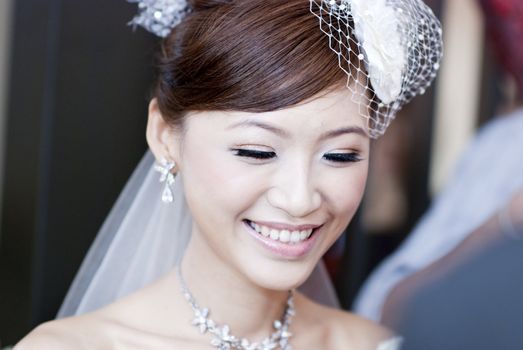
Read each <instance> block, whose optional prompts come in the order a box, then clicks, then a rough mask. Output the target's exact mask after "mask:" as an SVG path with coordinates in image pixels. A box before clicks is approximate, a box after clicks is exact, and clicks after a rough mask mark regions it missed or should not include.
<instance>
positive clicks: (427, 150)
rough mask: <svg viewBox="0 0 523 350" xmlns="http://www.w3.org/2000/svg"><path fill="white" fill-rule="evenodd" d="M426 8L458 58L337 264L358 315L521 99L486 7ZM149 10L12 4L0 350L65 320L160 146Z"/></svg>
mask: <svg viewBox="0 0 523 350" xmlns="http://www.w3.org/2000/svg"><path fill="white" fill-rule="evenodd" d="M426 2H427V3H428V4H429V6H431V7H432V8H433V10H434V12H435V13H436V14H437V15H438V17H440V18H441V20H442V22H443V26H444V40H445V58H444V62H443V65H442V68H441V72H440V75H439V77H438V80H437V81H436V83H435V84H434V85H433V87H432V88H431V89H430V90H429V91H427V93H426V94H425V95H423V96H422V97H420V98H417V99H416V100H415V101H414V103H412V104H410V105H409V106H408V107H407V108H406V109H405V110H403V111H402V112H401V114H400V115H399V116H398V118H397V120H396V121H395V122H394V123H393V124H392V126H391V128H390V130H389V131H388V133H387V134H386V135H385V136H384V137H383V138H381V139H380V140H378V141H377V142H375V143H374V144H373V152H374V155H373V157H372V163H371V173H370V177H369V184H368V192H367V196H366V198H365V200H364V203H363V205H362V208H361V209H360V211H359V212H358V214H357V216H356V218H355V220H353V222H352V223H351V226H350V227H349V228H348V230H347V233H346V235H344V237H343V238H342V239H341V240H340V241H339V242H338V243H337V244H336V246H334V247H333V249H332V250H331V251H330V252H329V253H328V255H327V256H326V262H327V264H328V267H329V270H330V272H331V273H332V275H333V277H334V278H335V281H336V287H337V290H338V294H339V296H340V300H341V302H342V304H343V306H344V307H345V308H350V306H351V305H352V302H353V300H354V298H355V296H356V294H357V292H358V290H359V289H360V287H361V286H362V283H363V282H364V280H365V278H366V277H367V276H368V275H369V273H370V272H371V271H372V269H373V268H374V267H375V266H376V265H377V264H378V263H379V262H380V261H382V260H383V259H384V258H385V257H386V256H387V255H389V254H390V253H391V252H392V251H394V250H395V249H396V248H397V247H398V246H399V245H400V244H401V242H402V241H403V240H404V239H405V238H406V236H407V235H408V233H409V232H410V231H411V230H412V228H413V227H414V225H415V223H416V222H417V221H418V219H419V218H420V216H421V215H422V214H423V213H424V212H425V210H426V209H427V208H428V207H429V206H430V204H431V200H432V198H434V196H436V195H437V194H438V193H439V192H440V191H441V189H442V188H444V186H445V184H446V182H447V181H448V178H449V176H450V174H451V173H452V171H453V169H454V166H455V164H456V162H457V159H458V158H459V156H460V155H461V154H462V152H463V150H464V147H465V146H466V145H467V143H468V142H469V140H470V139H471V138H472V136H473V135H474V133H475V131H476V130H477V129H478V128H479V127H480V126H481V125H483V124H484V123H486V122H487V121H488V120H489V119H491V118H493V116H495V115H498V114H499V113H501V110H502V108H510V105H511V104H512V103H513V102H512V101H511V99H512V97H511V96H513V95H514V93H513V90H514V89H515V88H514V86H513V84H512V83H511V82H510V80H507V79H505V76H504V74H502V73H501V72H500V69H499V68H498V66H497V65H496V62H495V60H494V58H493V55H492V50H491V49H490V47H489V45H487V44H486V40H485V31H484V21H483V16H482V13H481V11H480V9H479V7H478V4H477V2H476V1H475V0H460V1H454V0H447V1H444V0H430V1H428V0H427V1H426ZM135 12H136V5H134V4H129V3H126V2H125V1H124V0H121V1H103V0H91V1H80V0H67V1H65V0H63V1H60V0H16V1H15V0H0V344H12V343H15V342H16V341H17V340H18V339H20V338H21V337H22V336H23V335H25V334H26V333H27V332H28V331H29V330H30V329H32V328H34V327H35V326H36V325H37V324H39V323H41V322H44V321H46V320H49V319H52V318H54V316H55V314H56V312H57V310H58V307H59V305H60V303H61V301H62V300H63V298H64V295H65V293H66V291H67V288H68V286H69V284H70V283H71V281H72V279H73V277H74V275H75V273H76V271H77V269H78V267H79V265H80V263H81V261H82V259H83V256H84V255H85V253H86V251H87V249H88V248H89V245H90V244H91V242H92V241H93V239H94V237H95V235H96V233H97V231H98V229H99V227H100V226H101V224H102V222H103V220H104V218H105V217H106V215H107V213H108V211H109V210H110V208H111V206H112V204H113V203H114V201H115V200H116V197H117V196H118V194H119V193H120V191H121V189H122V187H123V185H124V184H125V182H126V180H127V179H128V177H129V176H130V174H131V172H132V170H133V169H134V167H135V165H136V164H137V162H138V161H139V159H140V158H141V156H142V155H143V154H144V152H145V150H146V143H145V138H144V130H145V122H146V112H147V103H148V97H149V89H150V86H151V83H152V78H153V73H152V69H151V63H152V57H153V53H154V50H155V49H156V47H157V45H158V41H157V39H156V38H155V37H154V36H152V35H149V34H147V33H146V32H145V31H143V30H137V31H134V32H133V30H131V28H129V27H128V26H126V23H127V22H128V21H129V20H130V19H131V18H132V17H133V15H134V14H135ZM522 40H523V38H522Z"/></svg>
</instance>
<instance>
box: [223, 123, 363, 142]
mask: <svg viewBox="0 0 523 350" xmlns="http://www.w3.org/2000/svg"><path fill="white" fill-rule="evenodd" d="M253 126H254V127H258V128H262V129H264V130H267V131H270V132H272V133H273V134H276V135H278V136H281V137H285V138H289V137H290V134H289V133H288V132H287V131H285V130H283V129H280V128H278V127H276V126H273V125H270V124H267V123H264V122H260V121H256V120H244V121H241V122H239V123H235V124H232V125H230V126H228V127H227V130H230V129H234V128H246V127H253ZM345 134H358V135H362V136H367V133H366V132H365V131H364V130H363V129H362V128H361V127H359V126H348V127H343V128H340V129H335V130H330V131H327V132H325V133H323V134H322V135H321V136H320V140H322V141H323V140H326V139H329V138H333V137H338V136H341V135H345Z"/></svg>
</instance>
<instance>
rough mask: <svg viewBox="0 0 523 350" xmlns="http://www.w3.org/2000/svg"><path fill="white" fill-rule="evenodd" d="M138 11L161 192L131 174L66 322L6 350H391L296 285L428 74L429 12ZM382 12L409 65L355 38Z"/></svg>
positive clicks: (372, 330)
mask: <svg viewBox="0 0 523 350" xmlns="http://www.w3.org/2000/svg"><path fill="white" fill-rule="evenodd" d="M366 1H367V0H366ZM139 2H140V9H141V10H142V12H141V13H140V14H139V15H138V16H137V17H136V18H135V19H134V20H133V23H135V24H138V25H142V26H144V27H146V28H147V29H149V30H151V31H152V32H154V33H156V34H158V35H160V36H163V37H165V39H164V41H163V42H162V47H161V50H160V54H159V62H158V80H157V84H156V86H155V89H154V97H153V98H152V100H151V102H150V105H149V122H148V126H147V141H148V143H149V146H150V149H151V152H152V154H153V155H154V158H156V159H157V160H158V162H159V163H158V165H157V166H156V168H157V169H159V170H160V172H161V180H162V181H164V187H163V189H162V188H161V187H160V186H158V184H155V183H154V181H152V180H151V178H152V177H151V176H150V174H152V173H151V172H147V169H146V170H145V171H144V169H143V167H142V166H140V167H139V168H138V170H137V173H136V175H135V176H134V177H133V179H132V180H131V184H132V185H129V187H130V188H132V189H131V190H129V191H128V189H126V190H125V191H124V193H123V195H122V197H121V198H120V200H119V203H117V205H116V209H115V210H114V211H113V212H112V213H111V215H110V216H109V218H108V223H106V225H105V226H104V228H103V229H102V232H101V233H100V235H99V238H98V239H97V241H96V242H95V244H94V245H93V248H92V249H91V251H90V253H89V256H88V257H87V258H86V260H85V262H84V264H83V266H82V269H81V270H80V272H79V274H78V277H77V279H76V281H75V283H74V284H73V286H72V288H71V290H70V293H69V295H68V298H67V299H66V301H65V303H64V306H63V308H62V311H61V315H62V316H72V315H76V316H75V317H70V318H65V319H63V320H59V321H55V322H51V323H48V324H45V325H43V326H41V327H39V328H37V329H36V330H35V331H34V332H33V333H31V334H30V335H29V336H28V337H27V338H26V339H25V340H23V341H22V342H21V343H20V344H19V345H18V349H22V350H23V349H32V348H53V349H65V348H75V349H80V348H86V349H87V348H89V349H102V348H103V349H105V348H123V349H147V348H151V349H152V348H154V349H171V348H183V349H206V348H210V347H211V346H214V347H216V348H219V349H222V350H226V349H245V350H267V349H285V350H289V349H291V344H292V347H293V348H296V349H320V348H321V349H341V348H343V349H358V350H359V349H361V350H363V349H369V350H376V349H379V350H381V349H394V348H396V346H397V344H398V340H397V339H393V340H392V341H388V342H385V343H382V341H384V340H386V339H388V338H391V334H390V333H389V332H388V331H387V330H385V329H383V328H382V327H380V326H379V325H376V324H373V323H371V322H368V321H366V320H363V319H360V318H358V317H356V316H354V315H352V314H350V313H345V312H342V311H340V310H336V309H334V308H329V307H326V306H322V305H320V304H317V303H315V302H313V301H312V300H310V299H309V298H308V297H306V296H305V295H303V294H301V293H300V292H298V291H297V290H296V289H297V288H298V287H299V286H301V285H302V284H303V283H304V282H305V281H306V280H307V278H308V277H309V276H310V275H311V273H312V272H313V270H314V269H315V268H317V267H318V264H319V262H320V260H321V257H322V255H323V254H324V253H325V252H326V251H327V249H328V248H329V247H330V246H331V245H332V244H333V243H334V242H335V241H336V239H337V238H338V237H339V236H340V235H341V233H342V232H343V231H344V229H345V227H346V226H347V224H348V223H349V221H350V220H351V218H352V216H353V215H354V213H355V211H356V209H357V207H358V205H359V203H360V201H361V198H362V196H363V192H364V188H365V183H366V179H367V170H368V159H369V148H370V137H375V136H377V135H380V134H381V133H383V132H384V129H385V128H386V126H387V125H388V123H389V122H390V121H391V120H392V118H393V116H394V113H395V112H396V111H397V110H398V109H399V108H401V106H402V105H403V104H404V103H405V102H407V101H408V100H409V99H410V98H412V97H413V96H414V95H415V94H417V93H420V92H422V91H423V90H424V89H425V88H426V87H427V86H428V84H429V83H430V81H431V80H432V78H433V77H432V78H431V79H427V76H431V75H435V71H436V70H437V65H438V63H439V58H440V53H441V52H440V51H439V48H440V46H441V42H440V40H441V31H440V29H439V23H438V22H437V20H435V19H434V17H433V14H432V13H431V12H430V10H429V9H428V8H427V7H426V6H425V5H424V4H423V3H422V2H421V1H419V0H404V1H397V2H385V1H384V0H373V3H374V5H375V6H374V8H375V9H376V12H375V13H373V12H372V11H371V10H372V7H371V8H370V9H366V10H365V13H358V11H359V9H361V8H362V7H361V6H360V5H361V4H360V3H359V2H360V1H355V0H354V1H348V0H341V1H334V0H330V1H315V0H310V1H304V0H290V1H285V2H282V1H280V0H252V1H234V0H213V1H211V0H194V1H190V2H185V1H179V0H178V1H177V0H172V1H165V0H164V1H153V0H149V1H139ZM382 16H385V17H386V18H385V20H386V21H385V22H386V23H385V24H382V25H380V26H379V28H378V29H379V30H384V28H385V29H387V30H391V31H394V33H395V34H394V33H392V34H394V35H392V37H397V38H400V39H401V40H399V41H397V42H396V41H394V43H396V44H394V46H395V49H396V50H397V51H398V52H401V53H402V55H405V56H409V55H415V57H416V58H417V59H416V60H413V59H412V60H400V61H402V62H403V63H402V65H398V64H396V63H395V62H397V61H398V60H392V61H391V62H388V64H387V65H383V64H382V63H387V62H381V60H382V59H385V60H387V57H388V56H387V55H388V54H390V52H381V53H382V55H381V56H380V57H379V62H378V61H373V58H372V57H376V56H375V55H371V54H369V52H367V51H369V50H371V47H372V50H374V51H373V52H376V50H377V51H378V52H379V50H380V46H379V45H378V46H376V47H374V46H373V45H372V44H373V40H374V39H373V38H372V37H369V36H368V34H365V33H366V32H368V30H371V29H373V28H371V27H372V25H371V24H372V23H376V21H377V20H380V19H383V18H382ZM356 22H358V23H356ZM362 26H363V27H364V29H365V30H363V31H362V30H361V29H362ZM369 26H370V27H369ZM320 29H321V30H320ZM358 29H360V30H358ZM412 30H415V33H418V34H417V35H412V33H413V32H412ZM371 31H372V30H371ZM358 33H359V34H358ZM325 34H327V36H328V37H327V36H325ZM375 34H376V33H375ZM382 34H385V33H382ZM388 34H389V36H390V34H391V33H388ZM376 40H377V39H376ZM427 43H428V44H427ZM363 44H365V45H363ZM369 44H371V45H370V46H369ZM389 46H390V45H389ZM365 47H367V48H368V49H367V50H366V49H365ZM426 48H431V50H429V52H428V53H429V54H427V55H426V56H424V55H425V54H426V53H427V50H428V49H426ZM409 57H410V56H409ZM369 67H372V69H370V70H371V71H372V72H373V73H372V74H371V73H369V72H370V70H369ZM380 67H386V69H387V71H385V70H380ZM340 68H341V69H340ZM389 68H390V69H391V70H393V72H392V73H393V74H392V73H391V72H389V71H388V69H389ZM398 72H399V73H400V74H399V75H398V74H397V73H398ZM412 72H417V75H413V73H412ZM389 73H391V74H389ZM392 76H394V77H392ZM391 77H392V78H391ZM376 84H379V89H377V90H376V91H375V89H373V86H374V85H376ZM391 96H393V98H391ZM145 164H147V163H145ZM147 167H148V166H147V165H145V168H147ZM175 175H176V176H177V179H176V181H175V179H174V178H175ZM136 184H138V185H137V186H136ZM135 186H136V187H137V188H135ZM158 189H160V192H163V194H162V196H161V197H162V199H164V201H165V202H167V203H170V204H169V205H167V206H165V205H164V206H160V205H158V203H159V202H160V201H159V198H160V195H158V197H155V194H156V193H157V192H158ZM151 194H152V195H151ZM122 211H123V212H124V215H122V214H121V212H122ZM115 217H118V218H117V219H115ZM184 235H186V236H184ZM184 237H185V238H184ZM185 240H187V241H188V242H187V247H186V248H185ZM173 242H174V243H173ZM182 257H183V260H181V258H182ZM173 265H176V268H173ZM162 274H163V275H164V276H161V278H160V277H159V276H160V275H162ZM153 277H154V278H153ZM146 285H147V286H146ZM315 287H316V291H318V290H319V291H320V292H316V293H313V296H315V295H314V294H318V293H320V294H321V293H324V292H325V289H326V288H328V286H327V285H316V286H315ZM322 290H323V292H322ZM130 292H134V293H132V294H130V295H128V294H129V293H130ZM124 296H125V297H124ZM199 303H201V304H202V305H208V306H210V307H212V310H213V311H212V318H211V315H210V312H209V310H208V309H206V308H202V307H200V305H199ZM107 304H109V305H107ZM88 311H91V312H90V313H86V312H88ZM84 313H85V314H84ZM191 318H193V319H194V320H193V322H192V325H191V322H190V321H189V322H187V320H190V319H191ZM275 320H276V321H275ZM225 324H227V325H225ZM228 325H231V327H229V326H228ZM193 326H197V327H198V328H199V330H200V333H204V334H199V333H198V332H197V331H196V330H195V329H194V327H193ZM232 331H234V334H235V336H233V335H231V334H230V333H231V332H232ZM205 333H210V334H205ZM236 334H241V337H240V336H236ZM209 343H210V345H209ZM380 344H381V345H380Z"/></svg>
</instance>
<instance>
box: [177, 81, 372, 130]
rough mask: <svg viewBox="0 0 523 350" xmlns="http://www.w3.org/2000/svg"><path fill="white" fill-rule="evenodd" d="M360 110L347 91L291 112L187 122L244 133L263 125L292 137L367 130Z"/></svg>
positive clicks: (219, 115) (200, 116)
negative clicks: (334, 131)
mask: <svg viewBox="0 0 523 350" xmlns="http://www.w3.org/2000/svg"><path fill="white" fill-rule="evenodd" d="M359 109H360V106H359V104H358V103H356V102H354V101H353V100H352V98H351V93H350V91H348V90H347V89H346V88H340V89H336V90H333V91H331V92H328V93H324V94H322V95H319V96H316V97H314V98H312V99H311V100H309V101H305V102H303V103H301V104H299V105H295V106H292V107H289V108H285V109H281V110H277V111H272V112H264V113H250V112H241V111H233V112H222V111H213V112H197V113H192V114H191V115H190V116H189V118H188V119H187V124H186V126H187V127H188V129H192V128H198V129H202V130H205V129H207V130H209V131H214V132H217V131H219V130H234V129H244V128H247V127H251V126H253V127H255V126H259V124H260V123H264V124H266V125H274V126H275V127H277V128H280V129H282V130H285V131H287V133H288V134H292V135H298V136H299V135H300V134H305V133H307V134H309V133H311V132H317V131H320V130H321V131H323V130H326V129H332V128H340V127H355V128H360V129H362V130H365V128H366V121H365V119H364V118H363V117H362V116H361V114H360V112H359Z"/></svg>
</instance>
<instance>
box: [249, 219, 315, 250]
mask: <svg viewBox="0 0 523 350" xmlns="http://www.w3.org/2000/svg"><path fill="white" fill-rule="evenodd" d="M244 223H245V225H246V226H247V227H248V231H249V233H250V234H251V235H252V236H253V237H254V238H256V240H257V241H258V242H259V243H261V244H262V245H263V246H264V247H265V248H267V249H268V250H270V251H272V252H273V253H275V254H276V255H278V256H281V257H284V258H290V259H293V258H299V257H301V256H303V255H305V254H307V253H308V252H309V251H310V250H311V249H312V247H313V246H314V243H315V241H316V232H317V231H319V229H320V228H321V225H299V226H296V225H286V224H274V223H267V222H260V221H257V222H254V221H250V220H244Z"/></svg>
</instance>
